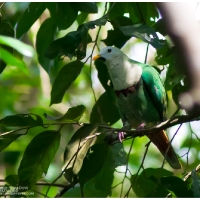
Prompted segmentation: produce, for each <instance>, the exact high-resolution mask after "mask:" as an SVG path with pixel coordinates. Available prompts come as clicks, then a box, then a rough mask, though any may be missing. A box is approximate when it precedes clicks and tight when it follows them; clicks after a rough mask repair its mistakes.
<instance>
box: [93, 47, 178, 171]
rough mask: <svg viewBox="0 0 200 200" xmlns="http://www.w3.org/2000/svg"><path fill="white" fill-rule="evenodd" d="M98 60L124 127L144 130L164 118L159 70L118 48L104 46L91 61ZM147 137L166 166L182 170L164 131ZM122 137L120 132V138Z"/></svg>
mask: <svg viewBox="0 0 200 200" xmlns="http://www.w3.org/2000/svg"><path fill="white" fill-rule="evenodd" d="M97 59H101V60H103V61H104V63H105V64H106V66H107V69H108V73H109V75H110V79H111V82H112V85H113V89H114V91H115V94H116V98H117V103H118V107H119V112H120V116H121V120H122V122H123V129H126V130H131V129H136V130H138V129H144V128H149V127H153V126H156V125H158V124H159V123H161V122H163V121H165V120H166V108H167V100H166V91H165V89H164V85H163V83H162V80H161V78H160V75H159V73H158V71H157V70H156V69H155V68H154V67H152V66H150V65H147V64H144V63H141V62H138V61H135V60H132V59H131V58H129V57H128V56H127V55H126V54H124V53H123V52H122V51H121V50H120V49H118V48H117V47H112V46H107V47H104V48H103V49H102V50H101V51H100V52H99V54H98V55H96V56H94V57H93V60H94V61H95V60H97ZM146 136H147V137H148V138H149V139H150V141H151V142H153V144H154V145H155V146H156V147H157V148H158V150H159V151H160V152H161V154H162V155H163V157H165V159H166V161H167V162H168V163H169V165H170V166H171V167H172V168H174V169H181V163H180V161H179V159H178V157H177V155H176V153H175V151H174V149H173V147H172V145H171V143H170V141H169V139H168V137H167V135H166V133H165V131H164V130H158V132H157V133H153V134H152V133H148V134H146ZM123 137H124V135H123V133H120V132H119V139H120V140H121V139H122V138H123Z"/></svg>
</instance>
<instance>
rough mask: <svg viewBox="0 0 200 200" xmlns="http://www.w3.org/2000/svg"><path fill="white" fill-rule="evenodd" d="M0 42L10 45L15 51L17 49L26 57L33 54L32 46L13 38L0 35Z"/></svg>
mask: <svg viewBox="0 0 200 200" xmlns="http://www.w3.org/2000/svg"><path fill="white" fill-rule="evenodd" d="M0 44H4V45H7V46H10V47H12V48H14V49H16V50H17V51H19V52H20V53H21V54H22V55H24V56H27V57H33V56H34V49H33V47H32V46H30V45H27V44H25V43H23V42H21V41H19V40H17V39H15V38H11V37H7V36H1V35H0Z"/></svg>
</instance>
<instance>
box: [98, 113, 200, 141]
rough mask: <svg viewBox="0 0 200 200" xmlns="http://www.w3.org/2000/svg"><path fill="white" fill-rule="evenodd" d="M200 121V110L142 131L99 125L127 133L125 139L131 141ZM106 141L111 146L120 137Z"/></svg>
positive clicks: (114, 136)
mask: <svg viewBox="0 0 200 200" xmlns="http://www.w3.org/2000/svg"><path fill="white" fill-rule="evenodd" d="M199 120H200V110H197V111H196V112H193V113H191V114H189V115H181V116H173V117H172V118H171V119H169V120H166V121H164V122H162V123H160V124H158V125H157V126H155V127H152V128H146V129H142V130H126V129H118V128H111V127H110V126H105V125H99V126H100V127H102V128H105V129H110V130H111V131H113V132H114V131H116V132H120V131H122V132H125V133H126V134H125V136H124V138H125V139H130V138H134V137H142V136H144V135H146V134H147V133H152V134H153V133H155V134H156V133H157V132H158V131H159V130H165V129H167V128H170V127H172V126H175V125H178V124H183V123H187V122H192V121H199ZM106 141H107V142H108V143H109V144H113V143H115V142H117V141H119V139H118V135H117V134H112V135H108V136H107V138H106Z"/></svg>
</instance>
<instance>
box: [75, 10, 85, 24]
mask: <svg viewBox="0 0 200 200" xmlns="http://www.w3.org/2000/svg"><path fill="white" fill-rule="evenodd" d="M87 16H88V13H84V12H81V13H80V14H79V15H78V17H77V18H76V21H77V22H78V24H79V25H81V24H83V22H84V21H85V20H86V19H87Z"/></svg>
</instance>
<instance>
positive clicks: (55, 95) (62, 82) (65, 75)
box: [50, 61, 83, 105]
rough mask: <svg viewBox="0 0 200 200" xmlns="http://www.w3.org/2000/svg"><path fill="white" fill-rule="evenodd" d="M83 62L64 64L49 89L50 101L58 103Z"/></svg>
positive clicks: (78, 72) (79, 70)
mask: <svg viewBox="0 0 200 200" xmlns="http://www.w3.org/2000/svg"><path fill="white" fill-rule="evenodd" d="M82 67H83V63H82V62H80V61H74V62H71V63H69V64H67V65H65V66H64V67H63V68H62V69H61V70H60V72H59V74H58V75H57V77H56V79H55V81H54V83H53V86H52V90H51V103H50V105H52V104H54V103H60V102H61V101H62V98H63V96H64V94H65V92H66V90H67V89H68V88H69V87H70V86H71V84H72V83H73V82H74V81H75V79H76V78H77V76H78V75H79V74H80V72H81V69H82Z"/></svg>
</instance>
